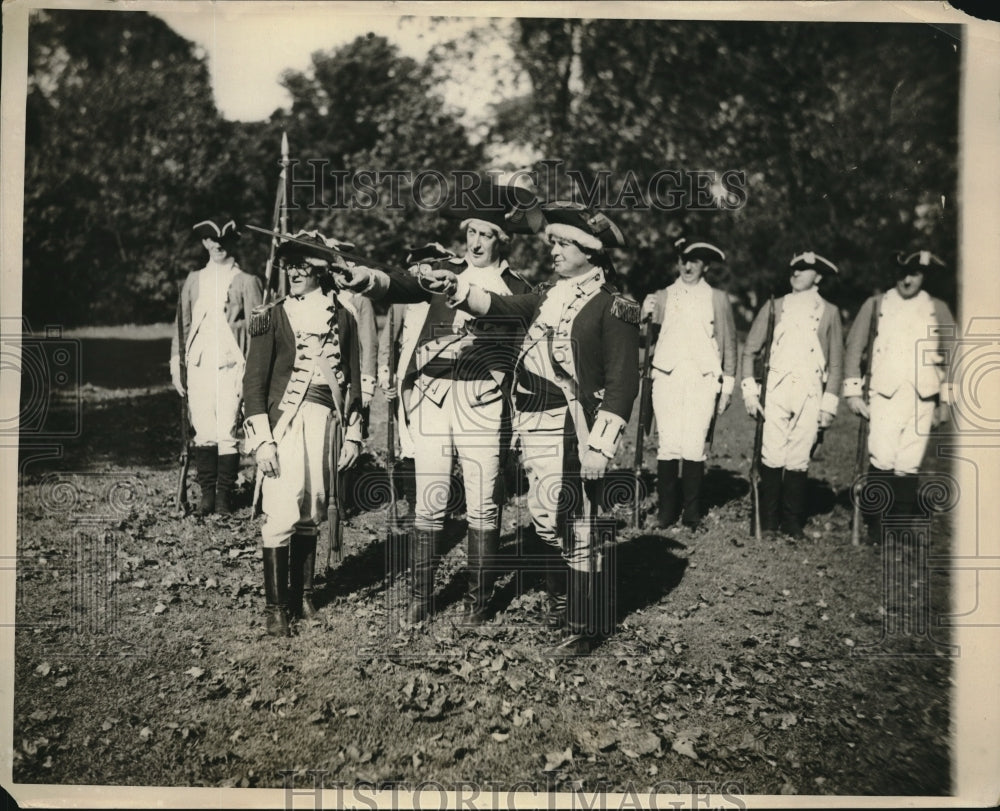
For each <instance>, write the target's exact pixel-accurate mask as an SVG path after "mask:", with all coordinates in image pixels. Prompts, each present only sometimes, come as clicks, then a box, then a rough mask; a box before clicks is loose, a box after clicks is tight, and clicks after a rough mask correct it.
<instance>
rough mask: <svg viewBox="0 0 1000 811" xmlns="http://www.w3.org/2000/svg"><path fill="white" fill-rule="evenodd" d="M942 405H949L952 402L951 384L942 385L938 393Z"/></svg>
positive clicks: (953, 393)
mask: <svg viewBox="0 0 1000 811" xmlns="http://www.w3.org/2000/svg"><path fill="white" fill-rule="evenodd" d="M939 395H940V397H941V402H942V403H948V404H949V405H950V404H951V403H953V402H954V397H955V392H954V390H953V386H952V384H951V383H942V384H941V390H940V392H939Z"/></svg>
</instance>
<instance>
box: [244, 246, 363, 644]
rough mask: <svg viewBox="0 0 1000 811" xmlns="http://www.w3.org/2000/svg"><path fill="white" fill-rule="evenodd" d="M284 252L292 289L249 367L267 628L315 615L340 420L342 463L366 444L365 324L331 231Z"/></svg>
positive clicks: (262, 330) (265, 323) (261, 322)
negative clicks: (347, 290) (336, 290)
mask: <svg viewBox="0 0 1000 811" xmlns="http://www.w3.org/2000/svg"><path fill="white" fill-rule="evenodd" d="M296 236H297V237H299V238H300V239H302V240H304V241H305V242H307V243H312V244H311V245H309V244H302V243H301V242H291V241H288V242H284V243H283V244H282V245H281V246H280V247H279V248H278V252H277V259H278V261H279V263H280V266H281V268H282V270H283V271H284V272H285V273H287V277H288V291H289V294H288V295H287V296H286V297H284V298H282V299H278V300H277V301H275V302H273V303H272V304H269V305H266V307H265V308H259V312H258V313H256V314H255V316H256V317H255V318H254V321H253V328H252V336H251V341H250V354H249V356H248V357H247V367H246V374H245V376H244V383H243V387H244V396H245V399H246V406H245V410H246V415H247V418H246V422H245V423H244V430H245V432H246V437H247V445H248V446H249V447H250V448H251V449H252V450H253V451H254V453H255V455H256V459H257V466H258V468H260V470H261V472H262V473H263V475H264V482H263V487H262V497H263V511H264V515H265V519H264V523H263V525H262V527H261V533H262V535H263V542H264V592H265V596H266V597H265V598H266V612H265V618H266V623H267V633H268V634H271V635H273V636H287V635H288V633H289V627H288V620H289V617H290V616H291V617H292V618H294V617H297V616H305V617H308V616H311V615H312V614H314V613H315V611H316V609H315V606H314V605H313V603H312V585H313V568H314V565H315V560H316V535H317V532H318V526H319V524H320V522H321V521H322V520H323V517H324V510H325V507H326V498H327V495H326V494H327V482H328V481H329V477H330V476H332V475H336V473H337V471H332V470H328V464H327V459H328V457H329V453H330V451H329V441H330V436H331V431H330V428H331V421H334V420H335V421H337V422H339V423H340V425H341V426H342V427H343V435H344V442H343V447H342V449H341V451H340V454H339V458H338V460H337V469H338V470H345V469H347V468H350V467H351V466H352V465H354V463H355V462H356V461H357V458H358V456H359V454H360V449H361V441H362V436H361V366H360V347H359V338H358V325H357V321H356V320H355V318H354V315H353V313H352V312H351V311H350V310H349V309H348V308H346V307H344V306H342V305H341V304H340V303H339V301H338V300H337V298H336V296H335V295H334V294H333V293H332V290H333V282H332V279H331V278H330V276H329V270H330V263H329V258H330V255H329V253H328V252H326V251H324V250H323V248H326V247H328V243H327V240H326V239H324V237H323V236H322V235H320V234H317V233H316V232H311V233H307V232H301V233H299V234H297V235H296Z"/></svg>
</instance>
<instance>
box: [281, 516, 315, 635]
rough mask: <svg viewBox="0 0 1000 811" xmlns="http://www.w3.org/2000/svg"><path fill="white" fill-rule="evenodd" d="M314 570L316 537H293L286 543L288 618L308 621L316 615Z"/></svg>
mask: <svg viewBox="0 0 1000 811" xmlns="http://www.w3.org/2000/svg"><path fill="white" fill-rule="evenodd" d="M315 570H316V536H315V535H293V536H292V538H291V540H290V541H289V542H288V617H289V619H300V618H301V619H309V617H313V616H315V615H316V606H315V604H314V603H313V573H314V572H315Z"/></svg>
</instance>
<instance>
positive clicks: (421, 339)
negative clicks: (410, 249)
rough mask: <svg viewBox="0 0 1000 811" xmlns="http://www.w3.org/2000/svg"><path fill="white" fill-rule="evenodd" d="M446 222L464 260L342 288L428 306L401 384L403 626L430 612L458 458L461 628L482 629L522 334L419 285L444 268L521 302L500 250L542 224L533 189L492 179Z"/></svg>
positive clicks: (359, 275) (362, 277) (521, 285)
mask: <svg viewBox="0 0 1000 811" xmlns="http://www.w3.org/2000/svg"><path fill="white" fill-rule="evenodd" d="M447 215H448V216H450V217H451V218H454V219H460V220H461V228H462V230H463V231H464V233H465V243H466V251H465V255H464V256H463V257H461V258H453V259H444V260H442V261H441V262H437V263H434V262H432V263H427V264H425V265H424V264H422V265H420V268H419V272H417V273H406V272H394V273H384V272H382V271H380V270H373V269H370V268H361V267H355V268H353V269H352V271H351V274H350V279H349V280H347V284H348V285H349V287H350V289H353V290H359V291H361V292H363V293H364V294H365V295H368V296H371V297H373V298H376V299H382V300H385V301H389V302H394V303H416V302H426V304H427V309H426V312H425V314H424V315H423V317H422V322H420V321H419V319H415V320H416V321H417V322H418V323H419V331H418V337H417V340H416V344H415V346H414V350H413V352H412V354H411V356H410V359H409V362H408V364H407V366H406V373H405V375H404V377H403V379H402V381H401V384H400V389H401V392H402V396H403V400H404V404H405V407H406V413H407V417H408V420H407V421H408V423H409V428H410V431H411V432H412V434H413V435H414V439H415V459H414V462H415V475H416V486H417V496H416V497H417V504H416V515H415V519H414V538H413V544H412V582H411V601H410V608H409V612H408V620H409V622H411V623H416V622H419V621H421V620H423V619H424V618H425V617H427V616H428V615H429V614H430V613H431V595H432V593H433V586H434V568H435V566H434V558H435V555H436V554H437V549H438V546H439V543H440V540H441V534H442V531H443V529H444V520H445V515H446V511H447V502H448V492H449V489H450V488H449V482H450V479H451V471H452V456H453V454H454V453H457V455H458V457H459V460H460V463H461V466H462V476H463V479H464V484H465V499H466V518H467V522H468V536H467V550H468V571H467V575H468V579H467V586H466V595H465V608H466V619H467V621H468V622H470V623H473V624H479V623H482V622H483V621H484V620H485V619H486V618H487V608H488V602H489V597H490V590H491V588H492V583H493V580H494V578H495V574H496V566H497V564H496V561H495V560H493V559H494V556H495V555H496V553H497V549H498V547H499V539H500V523H499V522H500V504H499V501H500V487H501V484H502V479H501V476H500V464H501V458H502V455H503V453H504V450H505V448H504V444H505V443H504V439H503V436H504V434H505V433H509V431H505V424H509V408H508V400H507V397H506V395H505V392H506V390H507V389H508V387H509V378H510V373H511V368H512V365H513V360H514V356H515V354H516V350H517V346H518V345H519V344H520V334H519V332H518V328H517V326H516V324H512V323H511V322H510V320H509V319H508V320H506V321H505V320H503V319H491V318H473V317H471V316H469V315H468V314H467V313H464V312H460V311H456V310H454V309H452V308H451V307H449V306H448V303H447V300H446V298H445V296H444V295H441V294H438V293H434V292H433V291H432V290H430V289H429V288H427V287H426V286H425V284H424V282H423V277H424V276H425V275H426V271H429V270H431V269H432V267H435V266H438V265H443V266H445V267H447V268H449V269H451V271H452V272H454V273H456V274H460V275H461V276H463V277H465V278H467V279H469V280H474V281H475V283H476V284H478V285H480V286H482V287H483V288H484V289H487V290H491V291H493V292H494V293H496V294H497V295H501V296H504V295H512V294H518V293H524V292H526V291H527V290H528V289H530V288H529V285H528V283H527V282H525V281H524V280H523V279H522V278H521V277H520V276H518V275H517V274H516V273H514V271H513V270H512V269H511V268H510V266H509V265H508V264H507V260H506V259H505V258H504V250H505V248H506V246H507V245H508V244H509V242H510V234H511V233H533V232H534V231H535V230H537V228H538V227H539V226H540V224H541V218H540V214H539V213H538V201H537V198H536V197H535V195H534V193H533V191H532V190H531V188H530V186H528V185H525V184H523V183H521V184H517V183H514V184H510V185H507V184H505V183H503V182H493V181H492V180H491V181H488V182H486V183H483V184H481V186H480V187H479V189H478V190H477V191H476V193H475V194H471V195H467V196H466V197H465V198H464V199H463V198H459V199H458V200H456V202H455V204H454V205H453V206H452V208H451V209H450V210H449V211H448V212H447ZM409 318H410V316H408V319H409ZM415 326H416V324H414V327H415Z"/></svg>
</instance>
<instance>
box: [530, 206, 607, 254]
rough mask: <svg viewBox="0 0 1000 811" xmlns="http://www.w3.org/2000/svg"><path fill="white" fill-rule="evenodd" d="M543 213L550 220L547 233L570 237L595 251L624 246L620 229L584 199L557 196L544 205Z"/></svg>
mask: <svg viewBox="0 0 1000 811" xmlns="http://www.w3.org/2000/svg"><path fill="white" fill-rule="evenodd" d="M542 213H543V214H544V215H545V219H546V221H547V222H548V225H547V226H546V227H545V235H546V236H554V237H560V238H562V239H568V240H570V241H571V242H575V243H577V244H578V245H580V246H581V247H583V248H587V249H588V250H592V251H605V250H607V249H608V248H624V247H625V235H624V234H622V232H621V229H620V228H619V227H618V226H617V225H615V224H614V223H613V222H611V220H610V219H609V218H608V217H607V216H606V215H605V214H602V213H601V212H600V211H593V210H592V209H589V208H587V207H586V206H585V205H583V204H582V203H575V202H569V201H558V200H557V201H556V202H554V203H547V204H545V205H544V206H542Z"/></svg>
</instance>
